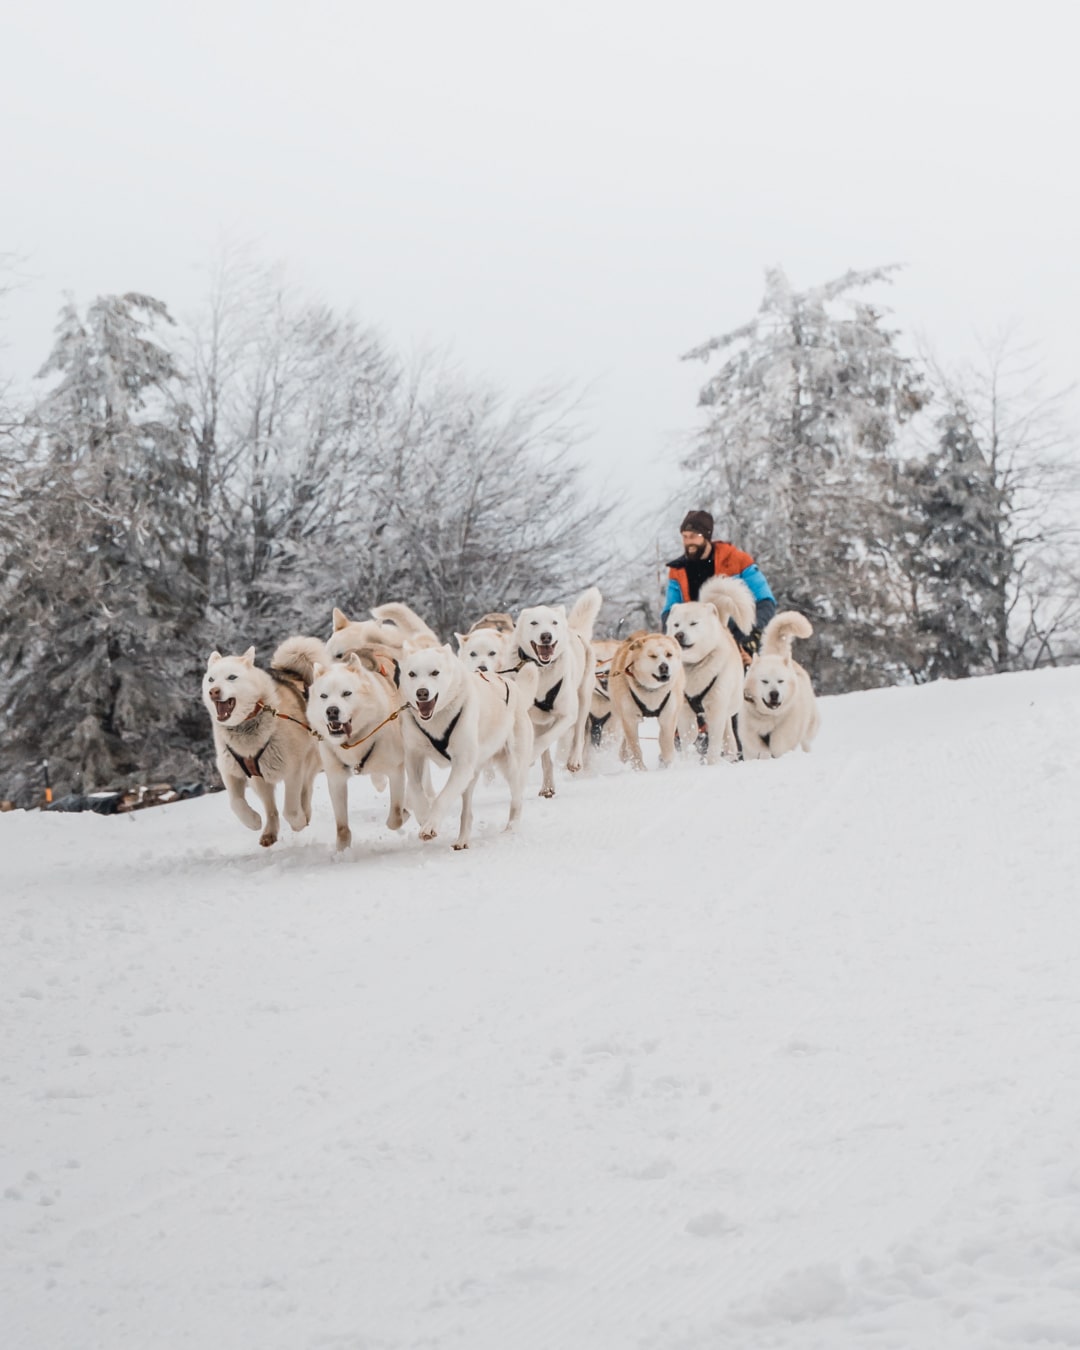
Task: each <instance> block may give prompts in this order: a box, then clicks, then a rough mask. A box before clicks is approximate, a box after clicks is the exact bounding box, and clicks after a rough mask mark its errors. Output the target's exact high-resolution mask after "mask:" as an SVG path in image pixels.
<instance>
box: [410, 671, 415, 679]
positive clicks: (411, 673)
mask: <svg viewBox="0 0 1080 1350" xmlns="http://www.w3.org/2000/svg"><path fill="white" fill-rule="evenodd" d="M409 679H410V680H415V679H416V671H415V670H410V671H409Z"/></svg>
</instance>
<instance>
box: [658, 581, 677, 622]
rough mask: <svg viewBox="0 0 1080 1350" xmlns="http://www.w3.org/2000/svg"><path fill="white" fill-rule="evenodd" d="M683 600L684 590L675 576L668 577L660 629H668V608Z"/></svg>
mask: <svg viewBox="0 0 1080 1350" xmlns="http://www.w3.org/2000/svg"><path fill="white" fill-rule="evenodd" d="M681 601H682V590H681V589H680V587H679V583H678V582H677V581H676V580H675V578H674V577H668V584H667V590H666V591H665V593H664V608H663V609H662V610H661V611H660V631H661V632H666V631H667V616H668V610H670V609H671V606H672V605H677V604H680V603H681Z"/></svg>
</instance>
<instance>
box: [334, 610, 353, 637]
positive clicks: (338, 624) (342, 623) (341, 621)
mask: <svg viewBox="0 0 1080 1350" xmlns="http://www.w3.org/2000/svg"><path fill="white" fill-rule="evenodd" d="M348 626H349V620H348V619H347V618H346V617H345V615H344V614H342V612H341V610H340V609H337V608H336V607H335V609H334V632H335V633H338V632H340V631H341V629H342V628H348Z"/></svg>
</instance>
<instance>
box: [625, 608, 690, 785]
mask: <svg viewBox="0 0 1080 1350" xmlns="http://www.w3.org/2000/svg"><path fill="white" fill-rule="evenodd" d="M608 685H609V688H610V691H611V701H612V703H613V705H614V707H615V711H616V712H617V713H618V716H619V724H620V726H621V727H622V733H623V749H622V755H623V758H624V759H628V760H629V761H630V763H631V764H632V765H633V766H634V768H635V769H644V767H645V761H644V760H643V759H642V757H641V743H640V741H639V740H638V729H639V727H640V725H641V722H642V720H643V719H645V718H653V717H655V718H656V721H657V725H658V727H659V730H660V763H661V764H663V765H664V767H665V768H667V767H669V766H670V765H671V764H673V763H674V762H675V732H676V730H677V729H678V724H679V716H680V714H681V712H682V708H683V698H684V693H685V686H686V675H685V673H684V671H683V663H682V648H681V647H680V646H679V644H678V642H676V640H675V639H674V638H673V637H668V636H667V635H666V634H664V633H646V632H640V633H631V635H630V636H629V637H628V638H627V639H626V641H625V642H622V643H620V645H619V648H618V650H617V651H616V653H615V656H614V657H613V658H612V662H611V675H610V678H609V681H608Z"/></svg>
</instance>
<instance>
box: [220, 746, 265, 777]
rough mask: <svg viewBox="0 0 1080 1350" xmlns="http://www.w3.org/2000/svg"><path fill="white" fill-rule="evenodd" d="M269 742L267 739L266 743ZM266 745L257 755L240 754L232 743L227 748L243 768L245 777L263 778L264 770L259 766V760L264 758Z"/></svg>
mask: <svg viewBox="0 0 1080 1350" xmlns="http://www.w3.org/2000/svg"><path fill="white" fill-rule="evenodd" d="M269 744H270V742H269V741H267V742H266V745H269ZM266 745H264V746H263V748H262V749H261V750H260V751H259V753H258V754H257V755H238V754H237V753H236V751H235V750H234V749H233V748H232V746H231V745H227V746H226V747H225V748H226V750H228V752H229V754H230V755H232V757H233V759H235V760H236V762H237V764H239V765H240V767H241V768H242V769H243V771H244V777H245V778H261V777H262V770H261V769H260V768H259V760H260V759H262V757H263V754H264V753H265V751H266Z"/></svg>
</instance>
